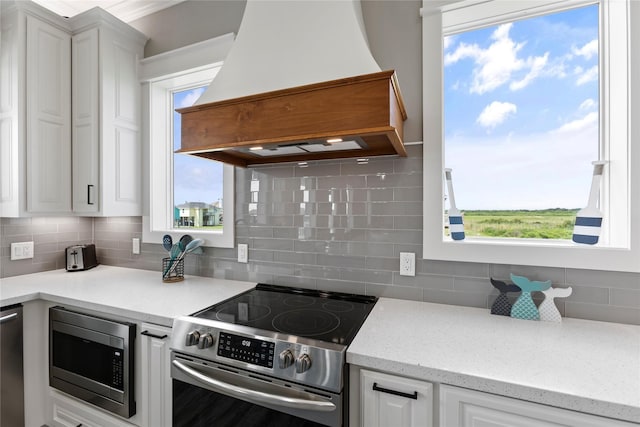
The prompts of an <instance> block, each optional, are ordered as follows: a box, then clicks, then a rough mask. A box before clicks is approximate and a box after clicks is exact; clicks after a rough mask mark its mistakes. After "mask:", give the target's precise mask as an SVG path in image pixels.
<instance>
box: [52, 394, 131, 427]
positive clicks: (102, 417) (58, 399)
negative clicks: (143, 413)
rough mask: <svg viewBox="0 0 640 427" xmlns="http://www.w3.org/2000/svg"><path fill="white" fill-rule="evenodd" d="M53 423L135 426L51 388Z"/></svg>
mask: <svg viewBox="0 0 640 427" xmlns="http://www.w3.org/2000/svg"><path fill="white" fill-rule="evenodd" d="M51 400H52V404H53V405H52V407H53V414H52V415H53V420H52V425H53V426H55V427H78V426H82V427H134V425H133V424H129V423H127V422H125V421H122V420H120V419H118V418H116V417H114V416H112V415H109V414H106V413H104V412H102V411H99V410H97V409H94V408H93V407H91V406H89V405H87V404H86V403H83V402H80V401H78V400H75V399H73V398H70V397H67V396H65V395H64V394H62V393H59V392H57V391H55V390H51Z"/></svg>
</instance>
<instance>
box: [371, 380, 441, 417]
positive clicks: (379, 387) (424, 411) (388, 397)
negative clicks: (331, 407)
mask: <svg viewBox="0 0 640 427" xmlns="http://www.w3.org/2000/svg"><path fill="white" fill-rule="evenodd" d="M432 408H433V386H432V385H431V384H430V383H427V382H424V381H418V380H414V379H410V378H403V377H398V376H395V375H388V374H383V373H380V372H373V371H367V370H364V369H363V370H361V371H360V423H361V425H362V426H366V427H414V426H415V427H418V426H420V427H431V426H432V425H433V411H432Z"/></svg>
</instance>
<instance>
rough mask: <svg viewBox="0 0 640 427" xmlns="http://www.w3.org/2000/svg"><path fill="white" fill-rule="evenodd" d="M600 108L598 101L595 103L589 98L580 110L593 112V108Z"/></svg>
mask: <svg viewBox="0 0 640 427" xmlns="http://www.w3.org/2000/svg"><path fill="white" fill-rule="evenodd" d="M597 106H598V103H597V102H596V101H594V100H593V99H591V98H587V99H585V100H584V101H582V104H580V107H579V108H580V110H582V111H585V110H591V109H593V108H596V107H597Z"/></svg>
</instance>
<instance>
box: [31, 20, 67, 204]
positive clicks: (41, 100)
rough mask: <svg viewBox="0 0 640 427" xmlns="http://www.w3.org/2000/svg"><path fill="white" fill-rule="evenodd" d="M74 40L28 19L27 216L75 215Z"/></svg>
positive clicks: (46, 25) (43, 23)
mask: <svg viewBox="0 0 640 427" xmlns="http://www.w3.org/2000/svg"><path fill="white" fill-rule="evenodd" d="M70 41H71V36H70V35H69V33H67V32H65V31H62V30H59V29H57V28H56V27H54V26H53V25H49V24H47V23H45V22H43V21H41V20H39V19H36V18H35V17H32V16H27V81H26V90H27V135H26V136H27V162H28V163H27V210H28V211H29V212H54V213H59V212H69V210H70V209H71V111H70V108H69V106H70V105H71V90H70V80H69V76H70V75H71V43H70Z"/></svg>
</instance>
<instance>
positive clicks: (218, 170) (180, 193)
mask: <svg viewBox="0 0 640 427" xmlns="http://www.w3.org/2000/svg"><path fill="white" fill-rule="evenodd" d="M206 88H207V86H197V87H194V88H189V89H182V90H177V91H174V92H172V101H173V102H172V108H171V111H172V112H173V122H172V125H173V149H174V150H178V149H179V148H180V146H181V132H180V129H181V124H182V116H181V115H180V114H179V113H178V112H177V111H175V109H176V108H182V107H190V106H192V105H193V104H194V102H195V101H197V100H198V98H199V97H200V95H202V93H203V92H204V91H205V89H206ZM223 182H224V180H223V164H222V163H220V162H216V161H212V160H207V159H203V158H200V157H195V156H189V155H185V154H178V153H175V154H174V155H173V204H172V206H173V210H174V218H173V228H174V229H177V228H180V229H187V230H188V229H195V230H202V231H222V229H223V221H224V215H223V214H224V206H223V197H222V193H223Z"/></svg>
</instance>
